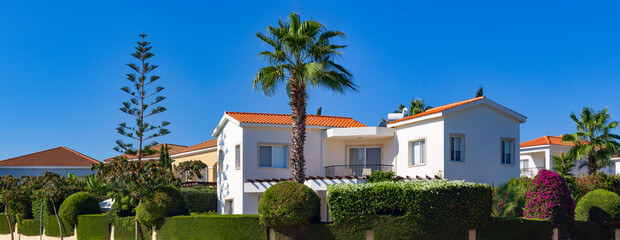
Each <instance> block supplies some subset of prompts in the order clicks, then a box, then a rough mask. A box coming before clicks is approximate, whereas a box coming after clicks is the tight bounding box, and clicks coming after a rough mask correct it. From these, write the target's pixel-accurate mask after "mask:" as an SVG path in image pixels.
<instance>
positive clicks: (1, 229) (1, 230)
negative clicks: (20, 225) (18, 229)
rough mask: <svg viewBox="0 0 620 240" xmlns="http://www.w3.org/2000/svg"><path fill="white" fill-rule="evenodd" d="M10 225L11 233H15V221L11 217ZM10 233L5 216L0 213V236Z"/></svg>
mask: <svg viewBox="0 0 620 240" xmlns="http://www.w3.org/2000/svg"><path fill="white" fill-rule="evenodd" d="M11 222H12V223H11V224H13V225H11V226H12V228H13V231H15V219H14V218H13V217H11ZM9 233H11V231H9V223H8V222H7V221H6V216H5V215H4V213H0V234H9Z"/></svg>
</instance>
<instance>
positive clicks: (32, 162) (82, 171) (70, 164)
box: [0, 147, 99, 177]
mask: <svg viewBox="0 0 620 240" xmlns="http://www.w3.org/2000/svg"><path fill="white" fill-rule="evenodd" d="M96 163H99V161H97V160H95V159H93V158H91V157H89V156H86V155H84V154H81V153H79V152H77V151H75V150H73V149H70V148H67V147H57V148H52V149H48V150H45V151H40V152H36V153H31V154H27V155H23V156H19V157H14V158H9V159H5V160H2V161H0V176H1V175H12V176H13V177H21V176H22V175H26V176H40V175H41V174H43V173H44V172H53V173H56V174H58V175H60V176H64V177H66V176H68V175H69V174H70V173H71V174H73V175H74V176H76V177H82V176H84V175H87V174H93V173H95V172H94V171H91V170H90V165H92V164H96Z"/></svg>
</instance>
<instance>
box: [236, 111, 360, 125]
mask: <svg viewBox="0 0 620 240" xmlns="http://www.w3.org/2000/svg"><path fill="white" fill-rule="evenodd" d="M226 114H227V115H229V116H231V117H232V118H234V119H235V120H237V121H239V122H242V123H262V124H283V125H291V124H292V123H293V121H292V120H291V115H290V114H273V113H246V112H226ZM306 124H307V125H311V126H325V127H342V128H349V127H366V125H364V124H362V123H360V122H358V121H356V120H355V119H353V118H350V117H334V116H318V115H310V114H308V115H307V118H306Z"/></svg>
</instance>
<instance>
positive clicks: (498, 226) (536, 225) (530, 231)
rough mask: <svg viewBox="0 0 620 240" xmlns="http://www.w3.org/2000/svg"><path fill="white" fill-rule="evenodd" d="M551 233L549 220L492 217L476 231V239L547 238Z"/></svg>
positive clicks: (518, 239)
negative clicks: (491, 219)
mask: <svg viewBox="0 0 620 240" xmlns="http://www.w3.org/2000/svg"><path fill="white" fill-rule="evenodd" d="M552 235H553V224H551V222H550V221H545V220H529V219H522V218H494V219H493V221H491V222H489V223H488V224H487V225H486V226H485V227H483V228H481V229H478V232H477V237H478V240H487V239H488V240H494V239H505V240H512V239H514V240H521V239H532V240H534V239H545V240H549V239H551V236H552Z"/></svg>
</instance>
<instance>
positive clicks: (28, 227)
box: [17, 219, 41, 236]
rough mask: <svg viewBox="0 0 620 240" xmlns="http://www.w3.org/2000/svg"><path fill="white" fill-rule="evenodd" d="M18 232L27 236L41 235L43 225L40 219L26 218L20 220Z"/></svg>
mask: <svg viewBox="0 0 620 240" xmlns="http://www.w3.org/2000/svg"><path fill="white" fill-rule="evenodd" d="M17 232H18V233H19V234H22V235H26V236H39V234H41V225H40V224H39V219H24V220H21V221H20V222H19V226H18V227H17Z"/></svg>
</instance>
